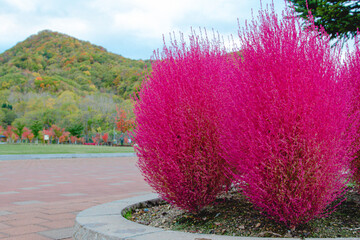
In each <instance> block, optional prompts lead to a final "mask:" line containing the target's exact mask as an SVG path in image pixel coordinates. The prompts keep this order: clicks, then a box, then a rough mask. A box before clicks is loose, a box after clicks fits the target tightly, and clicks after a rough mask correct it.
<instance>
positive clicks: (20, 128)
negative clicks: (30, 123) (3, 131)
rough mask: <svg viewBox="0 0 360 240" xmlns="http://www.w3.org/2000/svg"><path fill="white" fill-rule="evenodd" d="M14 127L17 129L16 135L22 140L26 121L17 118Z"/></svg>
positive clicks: (15, 130)
mask: <svg viewBox="0 0 360 240" xmlns="http://www.w3.org/2000/svg"><path fill="white" fill-rule="evenodd" d="M13 126H14V127H15V128H16V129H14V133H15V134H17V135H18V136H19V139H21V136H22V134H23V132H24V127H25V121H24V120H23V119H21V118H17V119H16V120H15V121H14V123H13Z"/></svg>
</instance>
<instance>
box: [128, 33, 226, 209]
mask: <svg viewBox="0 0 360 240" xmlns="http://www.w3.org/2000/svg"><path fill="white" fill-rule="evenodd" d="M225 55H226V53H225V51H224V50H223V49H222V48H221V44H220V42H219V40H216V39H214V40H213V41H209V40H208V39H207V38H202V37H199V36H197V35H195V34H193V35H191V36H190V37H189V44H187V43H185V41H184V40H183V38H181V40H180V41H179V42H177V41H176V40H175V41H172V42H171V45H170V47H167V46H166V44H165V46H164V48H163V51H162V52H161V55H160V54H159V53H157V54H156V53H155V55H154V59H153V63H152V70H153V71H152V74H151V76H149V77H148V79H147V81H145V82H144V83H143V85H142V88H141V91H140V92H139V93H138V94H137V99H135V100H136V103H135V108H134V113H135V116H136V129H135V132H134V139H135V142H136V144H137V147H136V152H137V155H138V157H139V160H138V166H139V168H140V170H141V172H142V174H143V176H144V177H145V180H146V181H147V182H148V183H149V185H150V186H151V187H153V189H154V190H155V191H156V192H157V193H158V194H159V195H160V196H161V197H162V198H163V199H164V200H166V201H168V202H169V203H171V204H173V205H176V206H178V207H180V208H182V209H185V210H188V211H191V212H197V211H199V210H201V209H202V208H203V207H204V206H206V205H208V204H210V203H211V202H213V201H214V200H215V197H216V196H217V195H218V194H219V193H221V192H223V191H225V190H227V188H228V187H229V185H230V181H229V179H228V178H227V177H226V176H225V174H224V173H225V172H226V171H225V169H226V168H227V166H226V161H225V159H224V158H223V157H222V154H221V148H220V142H219V139H220V136H221V134H220V128H219V126H220V125H221V122H222V113H221V112H220V111H219V109H220V105H221V104H222V101H221V100H220V99H219V96H220V94H219V93H220V91H221V90H220V87H221V86H222V85H223V84H222V83H221V82H220V79H222V78H221V77H220V76H221V74H222V69H223V68H222V67H223V65H224V63H225V60H226V58H225V57H224V56H225Z"/></svg>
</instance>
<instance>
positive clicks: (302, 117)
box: [224, 10, 352, 227]
mask: <svg viewBox="0 0 360 240" xmlns="http://www.w3.org/2000/svg"><path fill="white" fill-rule="evenodd" d="M290 15H291V14H290ZM312 30H314V29H307V30H303V29H302V28H301V24H300V23H299V22H298V20H297V19H296V18H295V17H292V18H291V17H290V18H284V19H283V20H280V19H279V18H278V16H277V15H276V14H275V13H274V11H267V10H264V11H261V12H260V14H259V18H258V21H256V20H254V21H253V22H252V23H251V24H250V25H248V26H247V27H246V29H244V30H243V31H240V32H239V36H240V40H241V44H242V45H241V48H242V50H241V52H240V53H241V54H239V55H238V56H237V57H236V55H235V58H234V59H233V60H234V67H233V72H232V74H230V75H228V76H227V78H228V83H229V89H230V90H229V93H230V95H231V98H232V101H231V102H232V103H233V105H228V108H227V110H226V112H228V113H230V114H231V116H232V117H230V118H227V119H226V121H224V128H226V129H228V131H225V133H226V134H225V135H224V137H225V138H226V139H227V140H228V141H226V142H225V143H226V145H224V146H225V149H226V152H227V156H228V158H227V159H228V162H229V164H230V165H232V166H235V167H236V171H234V178H236V179H237V180H238V181H239V182H241V183H242V184H243V193H244V194H245V195H246V196H247V197H248V199H249V200H250V201H251V202H252V203H253V204H254V205H255V207H257V208H258V209H260V210H261V211H262V212H264V214H266V215H268V216H269V217H271V218H272V219H274V220H276V221H278V222H281V223H284V224H285V225H287V226H289V227H296V226H298V225H299V224H302V223H306V222H308V221H309V220H311V219H313V218H316V217H322V216H324V215H326V214H327V213H329V212H331V208H330V207H329V206H330V204H331V203H333V202H334V201H335V200H337V199H339V198H341V197H342V196H343V194H344V191H345V190H344V189H345V183H346V179H347V177H348V176H347V174H346V172H347V170H348V167H349V166H348V163H349V155H351V154H349V152H348V149H349V146H350V144H351V142H352V140H351V139H349V138H348V136H349V135H350V136H351V129H350V128H349V126H350V121H351V118H349V115H348V111H347V110H348V108H347V94H346V92H345V91H344V84H343V83H342V82H341V81H340V79H338V78H337V77H338V74H339V72H338V68H339V59H340V58H339V54H338V52H337V51H338V48H336V47H335V48H331V44H330V43H329V39H328V37H327V36H326V34H325V33H324V32H321V30H317V31H312ZM319 31H320V32H321V33H322V36H320V35H319ZM335 205H336V204H335Z"/></svg>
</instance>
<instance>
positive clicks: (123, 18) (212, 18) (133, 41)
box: [0, 0, 285, 59]
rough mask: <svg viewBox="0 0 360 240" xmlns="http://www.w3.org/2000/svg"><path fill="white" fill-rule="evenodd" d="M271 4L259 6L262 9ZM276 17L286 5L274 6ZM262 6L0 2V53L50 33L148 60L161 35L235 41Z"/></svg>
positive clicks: (251, 1) (246, 1) (130, 0)
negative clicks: (205, 33)
mask: <svg viewBox="0 0 360 240" xmlns="http://www.w3.org/2000/svg"><path fill="white" fill-rule="evenodd" d="M271 2H272V0H262V5H263V6H266V5H267V4H271ZM273 2H274V5H275V9H276V11H277V12H278V13H281V11H282V10H283V9H284V7H285V1H284V0H273ZM252 9H253V11H254V14H255V16H256V14H257V12H258V10H259V9H260V0H0V53H2V52H4V51H5V50H7V49H9V48H11V47H13V46H14V45H15V44H16V43H18V42H21V41H23V40H25V39H26V38H27V37H29V36H30V35H32V34H36V33H37V32H39V31H41V30H44V29H49V30H52V31H58V32H61V33H65V34H68V35H70V36H73V37H76V38H78V39H81V40H86V41H89V42H91V43H93V44H96V45H100V46H103V47H105V48H106V49H107V50H108V51H110V52H113V53H117V54H120V55H122V56H124V57H128V58H133V59H149V58H150V57H151V55H152V53H153V50H155V49H157V48H161V47H162V42H163V34H164V35H165V36H168V34H169V33H170V32H176V33H177V32H179V31H181V32H182V33H184V34H185V35H186V34H188V33H189V31H190V28H191V27H193V28H195V29H197V28H199V27H205V28H206V29H207V30H211V29H214V30H216V31H218V32H219V33H220V34H221V35H223V36H225V38H227V36H229V35H230V34H232V35H236V34H237V30H238V23H237V19H239V22H240V25H242V26H243V25H244V23H245V20H246V19H247V20H251V19H252V14H251V11H252Z"/></svg>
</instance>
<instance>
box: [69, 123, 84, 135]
mask: <svg viewBox="0 0 360 240" xmlns="http://www.w3.org/2000/svg"><path fill="white" fill-rule="evenodd" d="M83 130H84V126H83V125H82V124H81V123H73V124H72V125H71V126H69V127H68V128H67V129H66V131H68V132H69V133H70V134H71V136H75V137H80V136H81V134H82V132H83Z"/></svg>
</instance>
